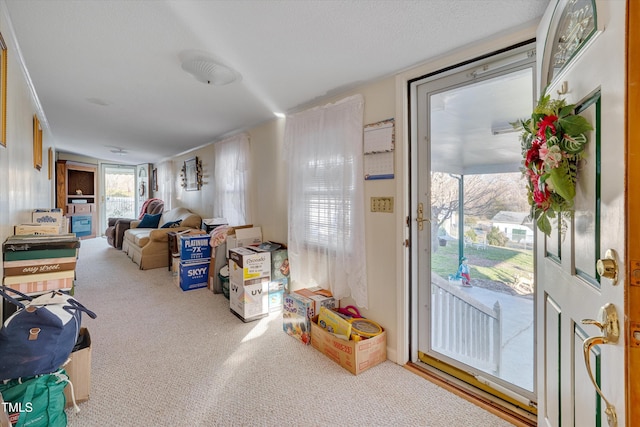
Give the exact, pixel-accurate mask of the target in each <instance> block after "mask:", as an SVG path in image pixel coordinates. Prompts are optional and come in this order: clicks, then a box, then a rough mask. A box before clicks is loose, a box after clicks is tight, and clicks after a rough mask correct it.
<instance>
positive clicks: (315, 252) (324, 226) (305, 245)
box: [285, 96, 367, 307]
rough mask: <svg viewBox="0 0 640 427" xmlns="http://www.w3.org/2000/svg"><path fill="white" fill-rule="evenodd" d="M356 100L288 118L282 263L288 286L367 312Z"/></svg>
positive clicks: (360, 118) (360, 105)
mask: <svg viewBox="0 0 640 427" xmlns="http://www.w3.org/2000/svg"><path fill="white" fill-rule="evenodd" d="M363 106H364V103H363V100H362V97H361V96H354V97H350V98H347V99H345V100H342V101H340V102H338V103H336V104H331V105H327V106H324V107H318V108H314V109H311V110H307V111H303V112H301V113H298V114H295V115H293V116H290V117H288V118H287V123H286V127H285V149H286V150H287V155H286V158H287V160H288V164H289V239H288V246H289V260H290V265H291V280H292V282H293V283H294V286H297V287H307V286H315V285H319V286H322V287H323V288H325V289H330V290H331V291H332V293H333V294H334V296H335V297H336V298H343V297H346V296H351V297H352V298H354V300H355V301H356V303H357V304H358V305H359V306H362V307H366V306H367V286H366V258H365V242H364V190H363V187H364V179H363V176H364V175H363V170H362V169H363V168H362V165H363V154H362V136H363V125H362V121H363Z"/></svg>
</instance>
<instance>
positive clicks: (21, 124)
mask: <svg viewBox="0 0 640 427" xmlns="http://www.w3.org/2000/svg"><path fill="white" fill-rule="evenodd" d="M0 32H1V33H2V37H3V38H4V41H5V43H6V44H7V124H6V126H7V140H6V147H3V146H0V171H1V172H2V179H0V240H1V241H3V242H4V241H5V240H6V238H7V237H9V236H11V235H13V227H14V226H15V225H16V224H21V223H28V222H31V211H32V210H33V209H34V208H49V207H53V206H54V205H53V203H54V201H53V196H52V194H53V190H52V189H53V186H54V182H55V172H54V171H52V172H53V175H52V179H51V180H49V158H48V153H49V148H50V147H51V146H52V144H51V138H50V134H49V132H48V129H46V128H45V129H43V136H42V140H43V141H42V169H41V170H40V171H38V170H37V169H35V168H34V166H33V115H34V114H35V112H36V108H35V105H36V103H35V101H34V99H33V98H32V96H31V92H30V90H29V86H28V85H27V81H26V79H25V77H24V74H23V72H22V69H21V67H20V66H19V63H18V58H17V57H16V48H15V46H16V44H15V39H14V38H13V34H12V33H11V31H10V27H9V24H8V21H7V17H6V14H5V10H4V9H0ZM40 121H41V122H44V120H43V119H42V117H40ZM54 168H55V166H54ZM1 269H2V267H1V266H0V271H1Z"/></svg>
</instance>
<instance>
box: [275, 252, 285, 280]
mask: <svg viewBox="0 0 640 427" xmlns="http://www.w3.org/2000/svg"><path fill="white" fill-rule="evenodd" d="M288 278H289V251H288V250H287V249H278V250H276V251H273V252H271V280H278V279H288Z"/></svg>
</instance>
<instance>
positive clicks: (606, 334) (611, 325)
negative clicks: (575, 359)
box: [582, 303, 620, 427]
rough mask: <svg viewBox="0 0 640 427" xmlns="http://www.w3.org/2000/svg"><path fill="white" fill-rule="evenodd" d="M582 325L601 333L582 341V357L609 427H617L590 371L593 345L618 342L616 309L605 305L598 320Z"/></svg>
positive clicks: (611, 406) (585, 320) (614, 410)
mask: <svg viewBox="0 0 640 427" xmlns="http://www.w3.org/2000/svg"><path fill="white" fill-rule="evenodd" d="M582 324H583V325H594V326H597V327H598V328H600V331H602V336H595V337H589V338H587V339H586V340H584V343H583V345H582V350H583V356H584V364H585V367H586V368H587V372H588V373H589V379H591V382H592V383H593V386H594V387H595V389H596V392H597V393H598V394H599V395H600V397H601V398H602V400H604V403H605V404H606V406H607V408H606V409H605V411H604V412H605V414H606V415H607V421H608V423H609V427H616V426H617V425H618V414H617V413H616V408H615V406H613V404H611V402H609V401H608V400H607V398H606V397H604V394H603V393H602V390H601V389H600V387H599V386H598V383H597V382H596V380H595V378H594V377H593V372H592V371H591V357H590V354H591V348H592V347H593V346H594V345H601V344H611V343H616V342H618V339H619V338H620V324H619V323H618V312H617V311H616V307H615V306H614V305H613V304H611V303H608V304H605V305H604V306H602V307H601V308H600V311H599V312H598V320H593V319H583V320H582Z"/></svg>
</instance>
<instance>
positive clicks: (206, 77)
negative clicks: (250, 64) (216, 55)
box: [182, 56, 238, 86]
mask: <svg viewBox="0 0 640 427" xmlns="http://www.w3.org/2000/svg"><path fill="white" fill-rule="evenodd" d="M182 69H183V70H185V71H186V72H187V73H189V74H191V75H192V76H193V77H195V78H196V80H198V81H201V82H202V83H206V84H208V85H214V86H224V85H228V84H230V83H233V82H235V81H236V80H237V79H238V73H236V72H235V71H234V70H232V69H231V68H229V67H227V66H225V65H222V64H220V63H218V62H216V61H214V60H213V59H211V58H207V57H204V56H195V57H192V58H188V59H185V60H184V61H183V62H182Z"/></svg>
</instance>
